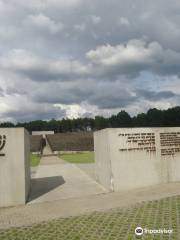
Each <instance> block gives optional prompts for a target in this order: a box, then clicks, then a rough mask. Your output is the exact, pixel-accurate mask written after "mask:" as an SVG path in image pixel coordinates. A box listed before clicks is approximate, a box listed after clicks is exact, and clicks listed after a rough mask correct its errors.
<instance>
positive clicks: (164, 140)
mask: <svg viewBox="0 0 180 240" xmlns="http://www.w3.org/2000/svg"><path fill="white" fill-rule="evenodd" d="M160 145H161V156H174V155H175V154H176V153H179V152H180V132H168V133H160Z"/></svg>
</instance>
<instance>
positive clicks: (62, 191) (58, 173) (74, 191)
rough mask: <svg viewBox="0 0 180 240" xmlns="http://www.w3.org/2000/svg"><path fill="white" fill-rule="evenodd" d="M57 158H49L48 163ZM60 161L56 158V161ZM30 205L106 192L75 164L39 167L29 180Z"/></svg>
mask: <svg viewBox="0 0 180 240" xmlns="http://www.w3.org/2000/svg"><path fill="white" fill-rule="evenodd" d="M55 158H57V157H49V162H50V161H51V160H53V159H55ZM58 160H59V161H61V160H60V159H58V158H57V161H58ZM31 183H32V185H31V194H30V198H29V200H30V203H37V202H47V201H54V200H59V199H68V198H77V197H82V196H88V195H93V194H100V193H104V192H107V191H106V190H105V189H104V188H103V187H102V186H101V185H99V184H98V183H97V182H95V181H94V180H93V179H91V178H90V177H89V176H88V175H87V174H86V173H85V172H83V171H82V170H81V169H79V168H78V167H77V166H76V165H75V164H66V163H65V164H63V163H61V164H48V165H39V166H38V168H37V171H36V173H34V174H33V179H32V180H31Z"/></svg>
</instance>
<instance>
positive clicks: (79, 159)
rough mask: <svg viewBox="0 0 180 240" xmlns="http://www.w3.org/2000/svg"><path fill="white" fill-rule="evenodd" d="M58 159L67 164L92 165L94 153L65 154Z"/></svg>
mask: <svg viewBox="0 0 180 240" xmlns="http://www.w3.org/2000/svg"><path fill="white" fill-rule="evenodd" d="M59 157H60V158H61V159H63V160H65V161H67V162H69V163H94V152H81V153H72V154H68V153H67V154H61V155H59Z"/></svg>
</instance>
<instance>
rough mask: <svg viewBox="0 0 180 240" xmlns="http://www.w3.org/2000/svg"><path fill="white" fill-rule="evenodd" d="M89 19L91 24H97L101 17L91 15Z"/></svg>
mask: <svg viewBox="0 0 180 240" xmlns="http://www.w3.org/2000/svg"><path fill="white" fill-rule="evenodd" d="M91 20H92V23H93V24H99V23H100V22H101V17H99V16H95V15H92V16H91Z"/></svg>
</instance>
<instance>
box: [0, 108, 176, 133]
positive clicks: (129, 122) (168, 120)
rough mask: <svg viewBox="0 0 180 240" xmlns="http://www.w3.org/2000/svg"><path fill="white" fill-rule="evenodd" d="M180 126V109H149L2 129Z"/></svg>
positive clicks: (86, 129) (8, 124) (70, 129)
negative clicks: (140, 111)
mask: <svg viewBox="0 0 180 240" xmlns="http://www.w3.org/2000/svg"><path fill="white" fill-rule="evenodd" d="M177 126H180V107H179V106H177V107H173V108H169V109H167V110H159V109H156V108H152V109H149V110H148V111H147V112H146V113H140V114H137V115H136V116H133V117H131V116H130V115H129V114H128V113H127V112H126V111H120V112H119V113H118V114H115V115H112V116H111V117H107V118H106V117H103V116H96V117H95V118H87V117H85V118H77V119H62V120H55V119H51V120H50V121H43V120H35V121H31V122H24V123H16V124H14V123H12V122H3V123H0V127H1V128H2V127H25V128H26V129H27V130H28V131H29V132H32V131H43V130H44V131H51V130H53V131H55V132H56V133H58V132H74V131H94V130H100V129H103V128H117V127H177Z"/></svg>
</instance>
